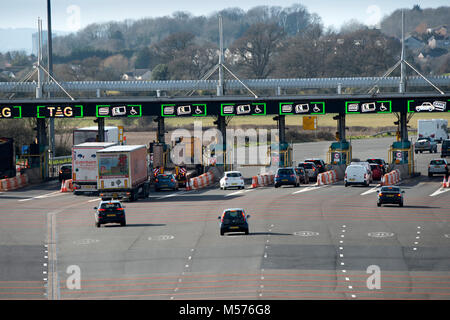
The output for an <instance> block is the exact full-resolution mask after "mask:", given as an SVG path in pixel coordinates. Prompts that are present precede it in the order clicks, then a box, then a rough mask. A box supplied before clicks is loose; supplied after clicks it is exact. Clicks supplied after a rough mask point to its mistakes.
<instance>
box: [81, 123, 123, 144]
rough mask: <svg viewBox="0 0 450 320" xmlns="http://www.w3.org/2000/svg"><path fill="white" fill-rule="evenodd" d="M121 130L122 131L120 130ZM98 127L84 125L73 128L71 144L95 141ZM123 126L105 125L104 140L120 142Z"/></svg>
mask: <svg viewBox="0 0 450 320" xmlns="http://www.w3.org/2000/svg"><path fill="white" fill-rule="evenodd" d="M121 131H122V132H121ZM97 135H98V127H97V126H92V127H85V128H78V129H75V130H73V145H77V144H80V143H83V142H96V141H97ZM122 137H123V127H114V126H105V142H115V143H116V144H118V143H121V142H122Z"/></svg>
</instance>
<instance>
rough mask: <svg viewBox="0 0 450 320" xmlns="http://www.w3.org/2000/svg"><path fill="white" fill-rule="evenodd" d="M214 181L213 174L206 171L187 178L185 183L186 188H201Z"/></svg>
mask: <svg viewBox="0 0 450 320" xmlns="http://www.w3.org/2000/svg"><path fill="white" fill-rule="evenodd" d="M213 182H214V174H213V173H212V172H207V173H204V174H201V175H199V176H198V177H195V178H191V179H189V181H188V183H187V184H186V190H195V189H201V188H204V187H207V186H209V185H211V184H212V183H213Z"/></svg>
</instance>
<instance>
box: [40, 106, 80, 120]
mask: <svg viewBox="0 0 450 320" xmlns="http://www.w3.org/2000/svg"><path fill="white" fill-rule="evenodd" d="M36 117H37V118H83V106H82V105H74V106H64V105H62V106H61V105H50V106H37V110H36Z"/></svg>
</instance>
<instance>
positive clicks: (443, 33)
mask: <svg viewBox="0 0 450 320" xmlns="http://www.w3.org/2000/svg"><path fill="white" fill-rule="evenodd" d="M427 32H428V33H430V34H434V35H436V36H438V37H444V38H445V37H447V36H448V35H449V32H448V28H447V26H446V25H442V26H439V27H436V28H429V29H427Z"/></svg>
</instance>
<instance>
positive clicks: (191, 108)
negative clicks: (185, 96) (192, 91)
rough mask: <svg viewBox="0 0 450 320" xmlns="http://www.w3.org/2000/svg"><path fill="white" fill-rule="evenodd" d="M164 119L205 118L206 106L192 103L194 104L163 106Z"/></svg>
mask: <svg viewBox="0 0 450 320" xmlns="http://www.w3.org/2000/svg"><path fill="white" fill-rule="evenodd" d="M161 116H162V117H205V116H206V104H204V103H203V104H200V103H192V104H183V105H177V104H162V105H161Z"/></svg>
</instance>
